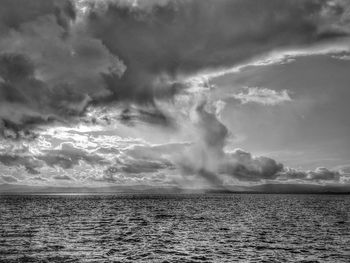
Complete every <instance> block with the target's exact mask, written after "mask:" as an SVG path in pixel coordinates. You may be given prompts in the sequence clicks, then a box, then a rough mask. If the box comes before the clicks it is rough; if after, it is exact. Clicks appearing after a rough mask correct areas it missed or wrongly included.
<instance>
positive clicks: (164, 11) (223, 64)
mask: <svg viewBox="0 0 350 263" xmlns="http://www.w3.org/2000/svg"><path fill="white" fill-rule="evenodd" d="M85 2H88V3H90V6H89V7H90V9H89V11H88V14H86V15H83V14H82V13H79V12H80V10H78V9H76V5H77V2H74V1H68V0H67V1H66V0H63V1H60V0H38V1H26V0H0V3H1V6H2V9H1V11H0V35H1V36H2V37H1V40H0V49H1V53H0V101H1V106H0V131H1V133H2V134H3V136H5V135H4V133H5V132H4V130H9V131H13V132H14V134H15V136H10V138H12V137H15V138H21V134H20V132H21V131H23V130H25V131H27V132H29V130H31V128H32V127H35V126H36V125H37V124H40V123H46V122H50V121H53V120H58V121H68V122H69V121H76V119H75V118H74V117H79V116H80V115H82V114H84V112H85V110H86V107H87V106H88V105H89V104H91V105H96V104H103V105H104V104H107V105H109V104H110V103H111V104H113V103H114V102H115V101H118V102H123V103H125V104H126V105H127V104H129V103H138V104H147V105H148V106H149V107H150V110H147V111H143V110H140V111H139V112H138V116H139V118H140V119H141V120H142V121H146V122H150V123H151V124H161V125H169V124H170V123H171V119H169V118H168V116H166V114H164V113H163V112H162V111H161V110H160V109H159V108H158V107H157V106H156V103H155V100H157V99H169V100H172V99H173V97H174V96H175V95H176V94H178V93H179V91H181V90H183V89H184V88H185V87H186V85H184V84H183V83H182V81H183V78H184V77H186V76H189V75H191V74H194V73H197V72H199V71H202V70H208V69H221V68H227V67H231V66H234V65H237V64H238V63H241V62H244V61H246V60H249V59H252V58H253V57H254V56H256V55H261V54H263V53H265V52H269V51H272V50H275V49H278V48H283V47H296V46H300V45H307V44H310V43H314V42H317V41H320V39H324V38H325V35H327V38H332V37H339V36H340V35H342V34H345V33H346V32H345V31H344V30H343V28H346V27H345V26H344V21H345V20H346V19H345V18H344V16H345V15H344V14H345V13H346V12H345V9H344V7H343V6H342V5H344V3H341V2H340V3H338V4H336V5H335V4H329V3H328V2H329V1H321V0H312V1H309V0H300V1H283V2H281V1H279V0H248V1H242V0H234V1H232V0H215V1H214V0H209V1H195V0H173V1H147V2H143V1H139V2H138V5H136V6H135V5H132V4H131V2H129V1H118V0H116V1H106V2H101V1H93V0H91V1H85ZM342 21H343V22H342ZM343 31H344V32H343ZM119 59H121V60H119ZM125 70H126V71H125ZM127 109H128V108H127ZM132 118H133V116H132V114H131V115H130V114H129V112H128V110H126V111H125V112H124V113H123V114H122V115H121V119H122V121H125V122H128V121H129V120H132Z"/></svg>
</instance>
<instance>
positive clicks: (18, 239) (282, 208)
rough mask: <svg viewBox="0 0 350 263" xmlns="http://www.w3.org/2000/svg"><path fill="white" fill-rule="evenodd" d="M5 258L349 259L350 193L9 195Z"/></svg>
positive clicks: (1, 258)
mask: <svg viewBox="0 0 350 263" xmlns="http://www.w3.org/2000/svg"><path fill="white" fill-rule="evenodd" d="M0 262H6V263H7V262H9V263H11V262H50V263H51V262H164V263H165V262H181V263H182V262H332V263H334V262H347V263H348V262H350V196H347V195H251V194H225V195H224V194H223V195H219V194H202V195H201V194H198V195H131V194H125V195H106V196H93V195H82V196H81V195H71V196H69V195H66V196H0Z"/></svg>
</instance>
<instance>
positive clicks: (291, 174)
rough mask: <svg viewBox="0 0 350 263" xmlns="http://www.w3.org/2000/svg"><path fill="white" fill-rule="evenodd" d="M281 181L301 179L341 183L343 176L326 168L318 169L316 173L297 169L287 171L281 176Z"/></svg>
mask: <svg viewBox="0 0 350 263" xmlns="http://www.w3.org/2000/svg"><path fill="white" fill-rule="evenodd" d="M279 177H280V179H283V180H289V179H299V180H305V181H316V182H317V181H339V179H340V177H341V174H340V173H339V172H337V171H331V170H329V169H327V168H324V167H318V168H316V169H315V170H314V171H299V170H295V169H285V170H284V171H282V172H281V173H280V175H279Z"/></svg>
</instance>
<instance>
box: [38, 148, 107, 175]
mask: <svg viewBox="0 0 350 263" xmlns="http://www.w3.org/2000/svg"><path fill="white" fill-rule="evenodd" d="M36 158H37V159H38V160H41V161H43V162H44V163H45V164H46V165H48V166H51V167H61V168H63V169H71V168H73V167H74V166H76V165H79V164H80V162H85V163H87V164H89V165H106V164H108V162H107V161H106V160H105V159H104V158H102V157H100V156H99V155H96V154H89V153H88V152H86V151H84V150H81V149H78V148H75V147H74V146H73V145H72V144H62V146H61V148H60V149H58V150H45V151H43V154H42V155H38V156H36Z"/></svg>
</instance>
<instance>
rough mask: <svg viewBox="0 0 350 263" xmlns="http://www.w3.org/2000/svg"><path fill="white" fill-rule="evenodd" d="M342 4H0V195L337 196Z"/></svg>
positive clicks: (102, 0)
mask: <svg viewBox="0 0 350 263" xmlns="http://www.w3.org/2000/svg"><path fill="white" fill-rule="evenodd" d="M349 34H350V3H349V1H347V0H299V1H295V0H284V1H281V0H208V1H201V0H152V1H151V0H149V1H141V0H139V1H138V0H133V1H131V0H99V1H97V0H36V1H27V0H0V140H1V142H0V184H19V185H29V186H37V185H40V186H106V185H150V186H180V187H190V188H202V187H229V186H237V185H238V186H239V185H251V184H262V183H271V182H272V183H286V184H288V183H301V184H304V183H305V184H332V185H334V184H349V183H350V119H349V116H348V115H349V113H350V104H349V103H348V101H349V99H350V86H349V85H350V84H349V83H350V74H349V73H350V37H349Z"/></svg>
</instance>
